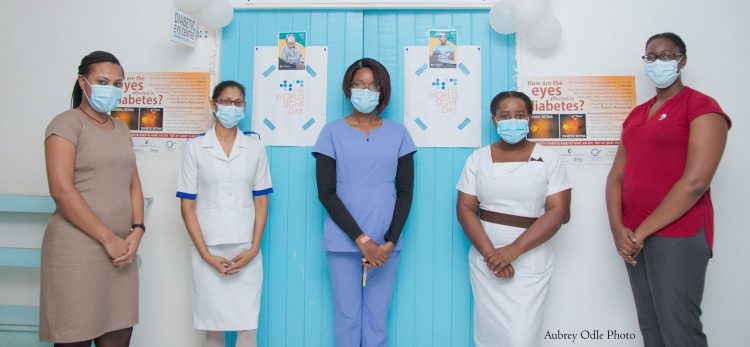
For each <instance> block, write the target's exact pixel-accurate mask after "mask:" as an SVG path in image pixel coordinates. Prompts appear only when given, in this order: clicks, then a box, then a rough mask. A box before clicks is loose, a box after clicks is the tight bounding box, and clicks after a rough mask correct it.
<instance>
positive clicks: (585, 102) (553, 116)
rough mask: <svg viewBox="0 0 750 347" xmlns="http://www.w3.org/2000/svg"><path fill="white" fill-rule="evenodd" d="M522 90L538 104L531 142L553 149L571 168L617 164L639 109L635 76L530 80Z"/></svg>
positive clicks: (535, 108)
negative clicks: (626, 124)
mask: <svg viewBox="0 0 750 347" xmlns="http://www.w3.org/2000/svg"><path fill="white" fill-rule="evenodd" d="M519 87H520V88H519V90H521V91H523V92H524V93H526V95H528V96H529V97H530V98H531V100H532V102H533V103H534V113H533V114H532V115H531V119H530V120H529V136H528V138H529V140H532V141H535V142H538V143H540V144H542V145H545V146H553V147H554V148H556V149H557V150H558V152H559V153H560V154H561V155H562V157H563V158H564V159H565V162H566V163H568V164H592V165H597V164H602V165H610V164H612V161H613V160H614V158H615V153H616V152H617V146H618V145H619V143H620V134H621V133H622V122H623V121H624V120H625V117H627V115H628V114H629V113H630V110H632V109H633V107H635V103H636V96H635V77H634V76H580V77H531V78H528V79H526V80H523V81H520V83H519Z"/></svg>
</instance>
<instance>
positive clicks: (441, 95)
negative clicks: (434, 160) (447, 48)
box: [404, 46, 482, 147]
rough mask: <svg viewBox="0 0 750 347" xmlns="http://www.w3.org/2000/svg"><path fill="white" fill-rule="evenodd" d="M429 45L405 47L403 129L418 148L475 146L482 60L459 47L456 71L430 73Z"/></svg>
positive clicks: (475, 48)
mask: <svg viewBox="0 0 750 347" xmlns="http://www.w3.org/2000/svg"><path fill="white" fill-rule="evenodd" d="M429 49H430V47H428V46H407V47H404V125H405V126H406V128H407V129H408V130H409V133H410V134H411V136H412V138H413V139H414V143H415V144H416V145H417V147H479V146H480V144H481V142H482V136H481V129H482V124H481V123H482V122H481V119H482V112H481V103H482V93H481V87H482V83H481V82H482V81H481V76H482V64H481V62H482V59H481V58H482V56H481V52H480V47H479V46H461V54H460V55H458V56H456V68H453V69H449V68H430V67H429V63H430V62H429V57H430V56H431V55H430V53H429V52H430V51H429Z"/></svg>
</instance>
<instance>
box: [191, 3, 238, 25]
mask: <svg viewBox="0 0 750 347" xmlns="http://www.w3.org/2000/svg"><path fill="white" fill-rule="evenodd" d="M233 15H234V11H233V10H232V4H230V3H229V0H210V3H209V4H208V5H207V6H206V7H204V8H202V9H201V10H200V12H198V21H199V22H201V23H203V24H204V25H205V26H207V27H209V28H213V29H221V28H223V27H225V26H227V24H229V23H230V22H231V21H232V16H233Z"/></svg>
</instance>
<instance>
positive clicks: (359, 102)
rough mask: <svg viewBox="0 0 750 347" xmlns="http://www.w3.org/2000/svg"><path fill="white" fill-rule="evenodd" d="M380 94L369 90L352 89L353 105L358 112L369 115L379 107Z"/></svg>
mask: <svg viewBox="0 0 750 347" xmlns="http://www.w3.org/2000/svg"><path fill="white" fill-rule="evenodd" d="M379 99H380V93H378V92H373V91H371V90H369V89H352V105H354V108H356V109H357V111H359V112H361V113H364V114H368V113H370V112H372V110H374V109H375V107H377V106H378V100H379Z"/></svg>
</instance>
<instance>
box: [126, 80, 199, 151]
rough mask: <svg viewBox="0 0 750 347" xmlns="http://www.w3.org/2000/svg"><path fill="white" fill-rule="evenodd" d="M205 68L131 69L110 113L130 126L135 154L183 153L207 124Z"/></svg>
mask: <svg viewBox="0 0 750 347" xmlns="http://www.w3.org/2000/svg"><path fill="white" fill-rule="evenodd" d="M210 81H211V78H210V76H209V74H208V72H130V73H127V74H126V75H125V81H124V83H123V87H122V91H123V93H122V98H121V99H120V104H119V105H117V108H115V109H114V110H113V111H112V113H111V115H112V117H113V118H115V119H119V120H121V121H122V122H124V123H125V124H126V125H127V126H128V127H129V128H130V136H131V137H132V138H133V150H134V151H135V153H136V154H138V155H141V154H155V155H161V154H170V153H175V154H179V153H182V148H183V147H184V146H185V144H186V143H187V141H188V140H189V139H191V138H193V137H195V136H197V135H198V134H200V133H204V132H206V128H208V118H209V117H208V115H209V107H210V105H209V92H210Z"/></svg>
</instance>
